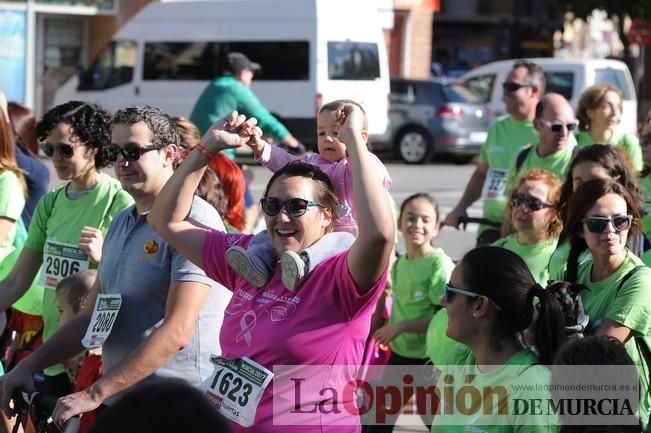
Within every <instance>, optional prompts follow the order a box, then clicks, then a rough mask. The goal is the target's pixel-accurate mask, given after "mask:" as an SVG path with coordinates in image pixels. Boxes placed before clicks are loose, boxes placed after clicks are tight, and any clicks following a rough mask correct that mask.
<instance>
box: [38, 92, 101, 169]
mask: <svg viewBox="0 0 651 433" xmlns="http://www.w3.org/2000/svg"><path fill="white" fill-rule="evenodd" d="M61 122H63V123H65V124H67V125H70V126H71V127H72V131H71V134H73V135H74V136H75V137H77V138H78V139H79V141H80V142H81V143H82V144H83V145H84V146H86V147H92V148H95V149H98V151H97V153H96V154H95V168H97V169H100V168H103V167H106V166H107V165H109V161H108V160H107V159H106V158H105V157H104V152H102V151H101V150H102V149H103V148H104V147H106V146H108V145H110V144H111V114H110V113H109V112H107V111H105V110H104V109H103V108H102V107H100V106H99V105H96V104H89V103H88V102H82V101H69V102H66V103H65V104H61V105H57V106H56V107H54V108H52V109H51V110H50V111H48V112H47V113H45V114H44V115H43V118H42V119H41V121H40V122H38V124H37V125H36V138H37V139H38V140H39V141H45V139H46V138H47V136H48V135H50V132H52V130H53V129H54V128H55V127H56V126H57V125H58V124H59V123H61Z"/></svg>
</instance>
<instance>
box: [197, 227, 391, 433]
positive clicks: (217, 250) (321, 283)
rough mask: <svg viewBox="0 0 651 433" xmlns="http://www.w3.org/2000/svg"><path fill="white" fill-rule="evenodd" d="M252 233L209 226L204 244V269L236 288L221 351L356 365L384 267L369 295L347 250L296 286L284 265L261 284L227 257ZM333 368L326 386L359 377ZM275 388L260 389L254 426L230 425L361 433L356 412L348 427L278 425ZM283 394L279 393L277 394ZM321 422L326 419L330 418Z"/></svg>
mask: <svg viewBox="0 0 651 433" xmlns="http://www.w3.org/2000/svg"><path fill="white" fill-rule="evenodd" d="M251 239H252V236H250V235H240V234H229V233H223V232H219V231H214V230H210V231H208V233H207V235H206V238H205V242H204V245H203V252H202V260H203V269H204V270H205V272H206V274H207V275H208V276H209V277H210V278H212V279H214V280H215V281H217V282H219V283H220V284H222V285H224V286H225V287H226V288H228V289H230V290H232V291H233V297H232V299H231V301H230V303H229V304H228V307H227V308H226V312H225V315H224V322H223V324H222V328H221V333H220V338H219V340H220V343H221V348H222V356H223V357H225V358H240V357H243V356H246V357H248V358H250V359H252V360H253V361H255V362H257V363H259V364H262V365H263V366H265V367H266V368H267V369H269V370H271V371H272V372H273V369H274V365H276V366H279V365H302V366H305V365H320V366H337V365H349V366H350V365H353V366H359V364H360V363H361V361H362V355H363V351H364V343H365V340H366V337H367V335H368V330H369V327H370V318H371V314H372V313H373V311H374V309H375V304H376V302H377V299H378V297H379V296H380V293H381V291H382V289H383V288H384V286H385V283H386V272H385V273H384V274H383V275H382V277H381V278H380V279H378V281H377V282H376V283H375V284H374V285H373V287H372V288H371V289H370V290H369V291H368V292H367V293H365V294H363V295H360V294H359V293H358V291H357V287H356V284H355V282H354V281H353V279H352V277H351V275H350V271H349V269H348V252H344V253H340V254H337V255H335V256H333V257H331V258H329V259H327V260H326V261H324V262H322V263H321V264H320V265H319V266H318V267H317V268H316V269H315V270H314V271H313V272H312V273H311V274H310V275H309V277H308V278H307V279H306V280H305V282H304V283H302V284H301V287H300V288H299V290H298V291H296V292H290V291H288V290H287V289H285V287H284V286H283V284H282V281H281V275H282V271H281V269H280V264H278V265H277V266H276V269H275V272H274V273H273V277H272V279H271V280H270V281H269V282H268V283H267V285H266V287H263V288H261V289H257V288H255V287H253V286H251V285H249V284H248V283H247V282H246V281H245V280H243V279H242V278H240V277H239V276H238V275H237V274H236V273H235V272H234V271H233V270H232V269H231V268H230V267H229V266H228V264H227V263H226V260H225V253H226V250H227V249H228V248H229V247H231V246H233V245H239V246H241V247H244V248H246V246H247V245H248V244H249V242H250V241H251ZM245 316H246V317H245ZM324 369H325V370H328V368H327V367H325V368H324ZM322 370H323V369H322ZM348 370H350V369H348ZM353 370H354V369H353ZM334 371H336V372H337V373H333V372H334ZM333 372H331V373H330V375H324V377H326V379H325V382H324V386H327V385H328V384H334V383H338V384H341V383H346V382H348V381H349V380H352V379H354V375H355V371H346V369H333ZM277 377H278V376H276V378H277ZM272 387H273V382H272V384H270V385H269V387H267V389H266V390H265V393H264V394H263V398H262V400H261V402H260V405H259V406H258V409H257V412H256V416H255V423H254V425H253V427H250V428H244V427H242V426H239V425H236V424H234V423H233V428H234V429H235V431H237V432H258V433H268V432H283V433H284V432H304V433H307V432H310V433H312V432H332V433H335V432H337V433H339V432H341V433H356V432H359V431H360V430H361V428H360V426H359V420H358V419H357V418H349V420H350V422H349V425H335V426H330V427H328V426H327V425H325V426H321V425H309V426H305V425H303V426H290V425H279V426H274V423H273V412H272V409H273V401H272V395H273V394H272V391H271V389H272ZM280 394H281V393H280V391H278V392H277V393H276V396H277V397H278V395H280ZM282 395H285V394H282ZM292 396H293V391H292ZM285 416H287V414H286V413H285ZM290 416H293V415H290ZM285 419H286V418H285ZM320 419H323V418H320ZM319 422H323V423H324V424H327V421H319ZM285 424H286V423H285ZM296 424H298V422H296Z"/></svg>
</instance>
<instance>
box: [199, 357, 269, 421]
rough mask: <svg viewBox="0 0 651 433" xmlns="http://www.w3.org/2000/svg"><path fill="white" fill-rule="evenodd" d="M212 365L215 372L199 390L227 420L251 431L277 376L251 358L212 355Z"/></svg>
mask: <svg viewBox="0 0 651 433" xmlns="http://www.w3.org/2000/svg"><path fill="white" fill-rule="evenodd" d="M210 362H212V364H213V365H214V366H215V371H214V372H213V374H212V376H211V377H210V378H208V380H206V381H205V382H203V383H202V384H201V385H200V386H199V389H201V390H202V391H203V392H204V393H205V394H206V395H207V396H208V398H209V399H210V401H212V402H213V404H214V405H215V407H216V408H217V410H218V411H219V412H220V413H221V414H222V415H224V416H225V417H226V418H228V419H230V420H231V421H234V422H236V423H238V424H240V425H242V426H244V427H251V426H252V425H253V421H254V420H255V412H256V410H257V408H258V404H259V403H260V400H261V399H262V394H263V393H264V390H265V388H266V387H267V386H268V385H269V382H271V378H272V377H273V373H272V372H271V371H269V370H267V369H266V368H265V367H263V366H262V365H260V364H258V363H257V362H255V361H253V360H251V359H249V358H247V357H242V358H237V359H226V358H222V357H221V356H216V355H211V356H210Z"/></svg>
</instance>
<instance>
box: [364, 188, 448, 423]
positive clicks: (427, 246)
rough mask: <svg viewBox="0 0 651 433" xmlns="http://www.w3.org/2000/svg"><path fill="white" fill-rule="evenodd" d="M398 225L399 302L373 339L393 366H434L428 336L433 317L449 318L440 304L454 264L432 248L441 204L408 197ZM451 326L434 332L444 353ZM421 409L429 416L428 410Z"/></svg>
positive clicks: (395, 289) (425, 196)
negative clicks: (401, 247) (402, 251)
mask: <svg viewBox="0 0 651 433" xmlns="http://www.w3.org/2000/svg"><path fill="white" fill-rule="evenodd" d="M398 225H399V228H400V231H401V233H402V236H403V238H404V240H405V244H406V247H407V254H406V255H403V256H400V257H399V258H398V259H397V260H396V263H395V264H394V265H393V268H392V271H391V278H392V281H393V292H392V295H393V303H392V305H391V313H390V315H389V324H387V325H385V326H383V327H382V328H380V329H378V330H377V331H376V332H375V334H374V335H373V337H374V338H375V340H376V342H377V343H378V344H384V345H390V346H391V357H390V358H389V361H388V365H423V364H425V363H426V362H428V357H427V354H426V342H425V337H426V332H427V331H428V326H429V324H430V322H432V321H433V317H436V315H438V314H444V312H442V309H441V305H440V300H441V297H442V296H443V292H444V288H445V284H446V283H447V282H448V280H449V278H450V274H451V273H452V268H454V263H453V262H452V259H450V258H449V257H448V256H447V255H446V254H445V253H444V252H443V250H441V249H440V248H435V247H434V246H433V245H432V240H433V239H434V238H435V237H436V235H437V234H438V232H439V228H440V215H439V207H438V204H437V202H436V200H434V198H433V197H431V196H430V195H429V194H425V193H418V194H414V195H412V196H410V197H408V198H407V199H405V201H404V202H403V203H402V205H401V206H400V215H399V217H398ZM436 323H440V321H438V322H436ZM445 323H446V321H443V327H442V328H441V327H439V329H438V332H435V333H434V334H436V335H435V338H436V341H437V345H438V348H439V350H445V349H444V346H447V347H448V348H449V347H450V346H451V345H452V344H451V342H450V340H449V339H448V338H447V337H445ZM439 326H440V325H439ZM430 335H432V333H431V332H430ZM389 371H390V370H389ZM385 379H386V378H385ZM419 409H420V412H419V413H423V411H424V408H419ZM393 422H395V419H394V420H392V421H390V420H389V421H388V422H387V423H386V425H384V426H375V428H373V429H371V430H372V431H373V432H391V431H393ZM426 422H428V421H426Z"/></svg>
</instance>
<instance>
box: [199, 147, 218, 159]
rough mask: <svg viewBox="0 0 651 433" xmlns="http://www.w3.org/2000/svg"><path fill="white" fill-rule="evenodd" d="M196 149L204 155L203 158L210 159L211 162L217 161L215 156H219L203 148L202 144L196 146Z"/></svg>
mask: <svg viewBox="0 0 651 433" xmlns="http://www.w3.org/2000/svg"><path fill="white" fill-rule="evenodd" d="M194 149H196V150H197V151H198V152H199V153H200V154H202V155H203V156H205V157H206V158H208V159H209V160H210V161H212V160H213V159H215V156H216V155H217V154H216V153H213V152H211V151H209V150H208V149H206V148H205V147H203V146H202V145H201V143H197V145H196V146H194Z"/></svg>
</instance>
